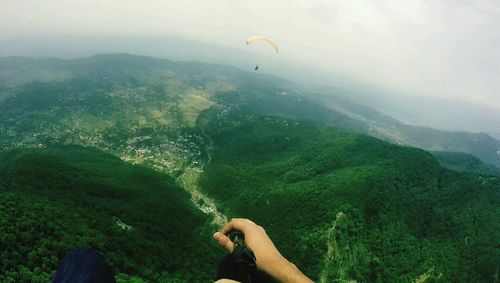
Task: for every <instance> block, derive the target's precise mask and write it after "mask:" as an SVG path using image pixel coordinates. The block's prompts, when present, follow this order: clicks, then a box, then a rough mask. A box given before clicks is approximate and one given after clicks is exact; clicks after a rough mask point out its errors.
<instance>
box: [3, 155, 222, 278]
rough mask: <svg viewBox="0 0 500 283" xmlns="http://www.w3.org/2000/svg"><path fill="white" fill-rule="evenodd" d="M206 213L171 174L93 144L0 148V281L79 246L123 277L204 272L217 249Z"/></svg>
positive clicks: (38, 271)
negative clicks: (90, 146) (91, 146)
mask: <svg viewBox="0 0 500 283" xmlns="http://www.w3.org/2000/svg"><path fill="white" fill-rule="evenodd" d="M208 220H209V219H207V217H206V216H205V215H203V214H202V213H201V212H199V211H198V210H196V209H195V207H194V206H193V205H192V203H191V201H190V199H189V195H188V194H187V193H186V192H184V191H183V190H182V189H181V188H180V187H178V186H177V185H176V184H175V182H174V180H173V179H171V178H169V177H167V176H165V175H162V174H159V173H156V172H154V171H152V170H150V169H146V168H143V167H139V166H134V165H130V164H127V163H125V162H123V161H121V160H120V159H118V158H116V157H114V156H111V155H108V154H105V153H102V152H101V151H98V150H92V149H85V148H81V147H56V148H49V149H43V150H36V149H33V150H16V151H10V152H7V153H4V154H2V156H1V157H0V227H1V229H0V246H1V247H2V249H1V251H0V281H1V282H48V281H49V280H50V279H51V278H52V272H53V271H54V270H55V268H56V267H57V264H58V263H59V262H60V260H61V259H62V258H63V257H64V256H65V255H66V254H67V253H68V252H69V251H71V250H72V249H75V248H77V247H80V246H90V247H93V248H94V249H96V250H97V251H99V252H101V253H103V254H104V255H105V257H106V259H107V260H108V261H109V263H110V264H111V265H112V267H113V269H114V271H115V272H116V273H117V274H119V273H121V275H120V278H122V279H123V280H125V279H127V278H129V277H135V278H136V279H137V278H142V279H144V280H146V281H150V282H151V281H153V282H154V281H162V280H163V281H165V280H173V279H176V278H177V279H179V280H181V281H187V282H194V281H202V280H209V279H210V278H211V277H212V276H213V274H214V262H216V261H217V260H218V258H219V257H220V256H221V254H222V251H219V250H218V249H217V248H216V247H215V246H214V245H213V244H212V243H211V241H210V239H211V232H212V231H211V230H207V227H208V225H207V223H208ZM125 282H126V280H125Z"/></svg>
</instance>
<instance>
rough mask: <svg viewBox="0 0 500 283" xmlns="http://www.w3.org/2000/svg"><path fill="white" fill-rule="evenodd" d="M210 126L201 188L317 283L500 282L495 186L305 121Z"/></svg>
mask: <svg viewBox="0 0 500 283" xmlns="http://www.w3.org/2000/svg"><path fill="white" fill-rule="evenodd" d="M206 115H207V116H208V117H204V119H202V120H201V121H200V123H201V124H203V125H204V127H206V129H207V132H208V133H209V134H210V135H211V136H212V137H213V138H214V142H215V144H216V145H217V147H216V149H215V151H214V157H213V160H212V162H211V163H210V164H209V165H208V167H207V168H206V170H205V173H204V175H203V176H202V178H201V187H202V188H203V190H204V191H205V192H206V193H207V194H208V195H210V196H213V197H214V198H215V201H216V202H217V203H218V206H219V207H224V208H225V213H226V214H227V215H228V216H231V217H233V216H234V217H241V216H247V217H251V218H252V219H254V220H255V221H256V222H257V223H260V224H261V225H263V226H264V227H268V228H269V229H268V230H269V231H268V233H269V235H270V236H271V237H272V238H274V239H277V245H278V247H280V248H282V249H283V250H284V251H285V255H286V256H287V257H290V258H293V259H294V260H295V262H296V264H297V265H298V266H299V267H300V268H301V269H303V270H304V271H305V272H306V274H308V275H310V276H312V278H313V279H314V280H316V281H319V282H333V281H335V280H341V281H351V280H355V281H359V282H368V281H370V282H410V281H418V280H419V278H420V279H422V278H427V279H426V280H428V281H426V282H434V281H439V282H474V281H484V282H487V281H491V280H493V277H494V276H495V274H498V255H499V252H500V250H499V249H498V247H496V246H495V245H496V244H495V243H498V241H499V240H500V238H499V236H498V233H496V232H495V231H496V230H498V228H500V227H499V226H498V225H499V224H500V221H499V220H500V214H499V213H500V209H499V206H498V203H499V201H500V199H499V197H500V190H499V188H500V187H499V186H500V183H499V179H498V178H497V177H488V178H484V177H481V176H475V175H468V174H460V173H457V172H454V171H450V170H447V169H444V168H442V167H440V166H439V163H438V162H437V161H436V160H435V159H434V157H433V156H432V155H431V154H429V153H426V152H424V151H422V150H418V149H414V148H406V147H400V146H396V145H391V144H387V143H385V142H382V141H380V140H376V139H374V138H370V137H366V136H363V135H359V134H352V133H346V132H344V131H341V130H333V129H330V128H326V127H324V126H319V125H315V124H310V123H306V122H297V121H293V120H286V119H280V118H272V117H255V116H250V117H248V116H245V115H241V113H239V112H237V113H228V114H221V113H217V112H215V113H210V115H213V116H216V117H218V118H215V119H214V118H213V116H210V115H209V113H206ZM205 119H206V120H205ZM204 121H206V122H204ZM488 243H490V244H488ZM424 281H425V280H421V281H420V282H424Z"/></svg>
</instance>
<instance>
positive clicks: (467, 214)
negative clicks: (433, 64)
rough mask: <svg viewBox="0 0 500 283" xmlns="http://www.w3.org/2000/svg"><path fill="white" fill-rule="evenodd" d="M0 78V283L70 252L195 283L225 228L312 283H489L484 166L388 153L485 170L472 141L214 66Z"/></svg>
mask: <svg viewBox="0 0 500 283" xmlns="http://www.w3.org/2000/svg"><path fill="white" fill-rule="evenodd" d="M0 67H1V69H2V72H1V74H0V212H2V213H1V214H0V215H1V217H0V221H1V222H0V224H1V225H2V227H6V229H3V230H0V241H1V243H3V244H4V245H5V246H6V247H9V248H7V249H4V250H3V251H1V258H2V261H1V262H0V264H1V265H0V280H3V281H6V282H16V281H23V280H24V281H29V280H34V279H33V278H36V280H39V281H48V280H50V278H51V276H52V275H53V272H54V270H55V268H56V266H57V263H58V262H59V260H60V259H61V258H62V257H63V256H64V255H65V253H66V252H67V251H68V250H70V249H72V248H74V247H78V246H82V245H85V246H90V247H92V248H94V249H96V250H98V251H100V252H101V253H103V254H104V255H105V256H106V258H107V259H108V260H109V262H110V263H111V265H112V268H113V270H114V271H115V273H116V274H117V278H118V281H119V282H170V281H173V282H199V281H208V280H210V278H212V276H213V273H214V270H215V268H216V266H217V263H218V261H219V260H220V259H221V258H222V257H223V255H224V253H223V251H222V250H219V249H217V247H216V246H215V244H214V243H212V242H211V240H210V237H211V234H212V232H213V231H214V230H216V229H218V228H220V225H222V224H223V223H224V222H225V221H227V219H229V218H232V217H242V216H243V217H249V218H251V219H254V220H255V221H257V222H258V223H260V224H262V225H263V226H265V227H266V231H267V232H268V233H269V235H270V236H271V237H272V239H273V240H274V241H275V243H276V245H277V246H278V247H279V248H280V250H282V252H283V254H284V255H285V256H286V257H287V258H289V259H290V260H291V261H293V262H294V263H295V264H297V266H298V267H299V268H300V269H301V270H303V271H304V272H305V273H306V274H307V275H308V276H310V277H311V278H312V279H313V280H316V281H319V282H331V281H333V280H357V281H374V282H377V281H383V282H401V281H412V280H417V279H419V280H420V279H422V278H424V280H433V281H443V282H448V281H461V280H462V281H480V282H489V281H491V279H492V278H496V277H498V274H499V270H498V264H497V263H498V262H497V259H498V256H499V252H500V251H499V250H498V247H496V243H498V241H499V240H500V239H499V236H500V235H498V233H496V231H498V230H499V229H500V227H499V225H500V221H499V219H500V206H499V205H498V204H499V202H500V184H499V177H498V169H496V168H495V167H493V166H491V165H488V164H485V163H484V162H481V161H479V160H478V159H477V158H475V157H473V156H470V155H467V154H463V153H459V154H457V153H456V152H433V153H429V152H426V151H424V150H422V149H417V148H413V147H407V146H403V145H412V146H420V147H429V148H435V147H436V146H437V147H438V148H439V149H448V150H451V151H465V152H468V151H471V152H473V153H474V154H476V155H477V156H481V157H482V158H483V159H488V158H490V159H491V160H490V159H488V160H487V161H489V162H490V163H494V162H497V159H495V156H496V154H495V153H493V151H494V150H496V148H497V146H498V141H496V140H494V139H492V138H491V137H489V136H487V135H484V134H467V133H452V132H443V131H437V130H432V129H428V128H422V127H413V126H406V125H404V124H402V123H400V122H398V121H397V120H395V119H394V118H391V117H388V116H385V115H383V114H380V113H378V112H377V111H375V110H373V109H371V108H368V107H366V106H363V105H360V104H358V103H355V102H352V101H350V100H348V99H345V98H344V97H342V96H338V97H335V99H328V100H327V101H328V103H327V102H325V100H322V99H323V98H324V97H322V96H321V95H320V94H318V93H310V92H309V90H307V89H306V88H302V87H300V86H298V85H297V84H296V83H292V82H290V81H287V80H285V79H282V78H279V77H276V76H269V75H263V74H259V73H255V72H248V71H244V70H241V69H237V68H235V67H230V66H223V65H214V64H203V63H197V62H174V61H170V60H165V59H156V58H152V57H144V56H136V55H130V54H106V55H96V56H92V57H89V58H80V59H74V60H62V59H55V58H45V59H33V58H23V57H10V58H1V59H0ZM313 94H314V95H313ZM311 97H315V98H317V100H314V99H310V98H311ZM367 135H372V136H375V137H377V138H374V137H370V136H367ZM381 139H383V140H387V141H389V142H386V141H383V140H381ZM394 143H397V144H394ZM411 143H415V144H411ZM433 154H434V155H433ZM440 164H442V165H445V166H447V167H449V168H452V169H453V170H449V169H446V168H444V167H442V166H441V165H440ZM458 171H465V172H458ZM51 219H54V220H51ZM179 219H181V220H182V221H186V222H187V224H186V225H180V223H182V222H181V221H179ZM171 229H175V231H176V232H175V233H171V232H169V231H170V230H171ZM186 239H187V241H186ZM179 242H182V244H179ZM13 247H16V248H13ZM172 255H174V256H172Z"/></svg>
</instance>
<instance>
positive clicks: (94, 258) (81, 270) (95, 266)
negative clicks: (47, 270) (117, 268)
mask: <svg viewBox="0 0 500 283" xmlns="http://www.w3.org/2000/svg"><path fill="white" fill-rule="evenodd" d="M52 282H53V283H70V282H71V283H91V282H92V283H116V280H115V276H114V274H113V271H112V270H111V267H110V266H109V265H108V264H107V263H106V260H105V259H104V257H103V256H102V255H100V254H99V253H97V252H95V251H94V250H92V249H89V248H80V249H77V250H75V251H72V252H71V253H69V254H68V255H66V257H64V259H63V261H62V262H61V263H60V264H59V266H58V267H57V271H56V274H55V276H54V279H53V280H52Z"/></svg>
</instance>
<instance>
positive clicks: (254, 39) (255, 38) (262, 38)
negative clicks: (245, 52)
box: [247, 35, 279, 53]
mask: <svg viewBox="0 0 500 283" xmlns="http://www.w3.org/2000/svg"><path fill="white" fill-rule="evenodd" d="M257 41H263V42H265V43H267V44H269V45H271V47H273V48H274V50H275V51H276V53H278V52H279V49H278V45H277V44H276V43H275V42H274V41H272V40H271V39H269V38H267V37H265V36H260V35H256V36H251V37H249V38H248V39H247V45H250V44H252V43H254V42H257Z"/></svg>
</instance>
